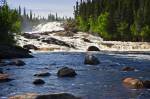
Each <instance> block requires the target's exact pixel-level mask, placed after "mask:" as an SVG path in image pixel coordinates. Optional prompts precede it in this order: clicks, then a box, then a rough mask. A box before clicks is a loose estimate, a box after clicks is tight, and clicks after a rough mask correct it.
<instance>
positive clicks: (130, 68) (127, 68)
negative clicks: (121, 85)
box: [122, 67, 135, 71]
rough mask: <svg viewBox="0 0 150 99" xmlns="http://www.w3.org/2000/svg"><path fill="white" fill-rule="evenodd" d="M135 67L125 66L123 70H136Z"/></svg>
mask: <svg viewBox="0 0 150 99" xmlns="http://www.w3.org/2000/svg"><path fill="white" fill-rule="evenodd" d="M134 70H135V68H132V67H123V69H122V71H134Z"/></svg>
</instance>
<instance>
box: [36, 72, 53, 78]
mask: <svg viewBox="0 0 150 99" xmlns="http://www.w3.org/2000/svg"><path fill="white" fill-rule="evenodd" d="M50 75H51V74H50V73H48V72H41V73H38V74H35V75H34V76H39V77H40V76H42V77H44V76H50Z"/></svg>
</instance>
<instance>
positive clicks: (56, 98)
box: [9, 93, 81, 99]
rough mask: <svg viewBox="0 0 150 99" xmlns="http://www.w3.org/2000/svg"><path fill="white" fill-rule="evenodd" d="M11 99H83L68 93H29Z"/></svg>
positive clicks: (10, 98)
mask: <svg viewBox="0 0 150 99" xmlns="http://www.w3.org/2000/svg"><path fill="white" fill-rule="evenodd" d="M9 99H81V98H79V97H75V96H73V95H71V94H68V93H54V94H42V95H39V94H36V93H27V94H24V95H16V96H11V97H9Z"/></svg>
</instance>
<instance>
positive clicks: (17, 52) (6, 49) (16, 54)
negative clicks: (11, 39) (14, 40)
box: [0, 44, 33, 59]
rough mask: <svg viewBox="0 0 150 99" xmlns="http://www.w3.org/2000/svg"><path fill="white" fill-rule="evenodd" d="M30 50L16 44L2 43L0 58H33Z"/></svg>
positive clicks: (0, 45)
mask: <svg viewBox="0 0 150 99" xmlns="http://www.w3.org/2000/svg"><path fill="white" fill-rule="evenodd" d="M32 57H33V56H32V55H30V51H29V50H26V49H23V48H22V47H19V46H15V45H6V44H0V59H13V58H32Z"/></svg>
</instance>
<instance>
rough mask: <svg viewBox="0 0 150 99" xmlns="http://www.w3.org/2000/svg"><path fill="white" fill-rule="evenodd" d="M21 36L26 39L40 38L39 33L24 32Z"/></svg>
mask: <svg viewBox="0 0 150 99" xmlns="http://www.w3.org/2000/svg"><path fill="white" fill-rule="evenodd" d="M22 36H24V37H25V38H27V39H39V38H40V35H39V34H29V33H24V34H23V35H22Z"/></svg>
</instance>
